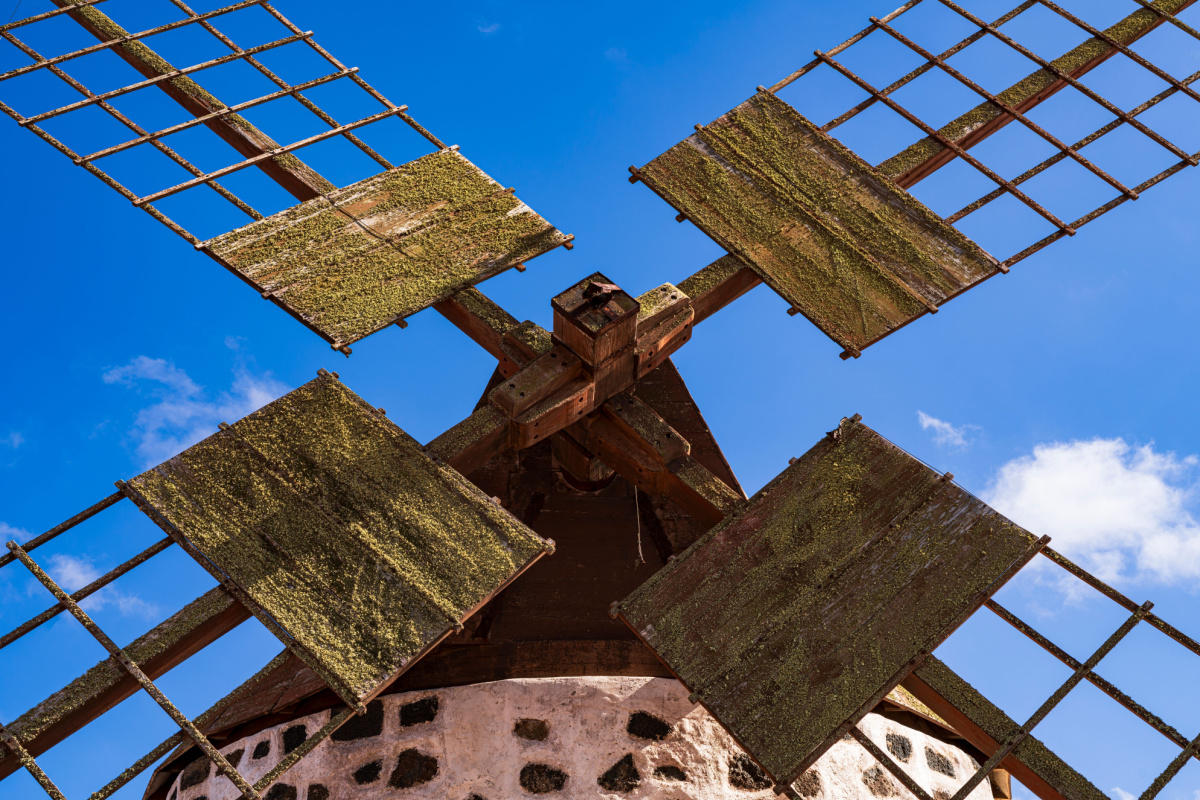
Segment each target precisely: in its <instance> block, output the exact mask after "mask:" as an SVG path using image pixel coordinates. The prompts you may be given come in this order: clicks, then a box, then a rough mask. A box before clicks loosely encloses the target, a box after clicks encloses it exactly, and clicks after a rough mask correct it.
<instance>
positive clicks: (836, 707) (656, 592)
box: [620, 423, 1038, 781]
mask: <svg viewBox="0 0 1200 800" xmlns="http://www.w3.org/2000/svg"><path fill="white" fill-rule="evenodd" d="M1037 546H1038V543H1037V542H1035V540H1034V539H1033V537H1032V536H1030V535H1029V534H1028V533H1026V532H1025V531H1023V530H1021V529H1020V528H1018V527H1017V526H1015V525H1014V524H1012V523H1011V522H1009V521H1008V520H1006V519H1004V518H1003V517H1001V516H1000V515H998V514H996V513H995V512H994V511H992V510H991V509H989V508H988V507H987V506H986V505H984V504H983V503H982V502H981V501H979V500H976V499H975V498H973V497H971V496H969V495H968V494H967V493H966V492H964V491H962V490H961V489H959V488H958V487H956V486H954V485H953V484H952V483H948V482H945V481H943V480H942V477H941V476H939V475H938V474H936V473H934V472H933V471H932V470H930V469H928V468H927V467H925V466H924V465H922V464H921V463H920V462H918V461H917V460H916V459H914V458H912V457H911V456H909V455H908V454H907V453H904V452H903V451H902V450H900V449H899V448H897V447H895V446H894V445H892V444H890V443H889V442H887V441H886V440H884V439H883V438H882V437H880V436H879V435H878V434H876V433H875V432H874V431H871V430H870V429H869V428H867V427H866V426H863V425H861V424H857V425H856V424H852V423H849V424H847V423H844V424H843V425H842V426H841V427H839V429H838V430H837V431H835V432H834V435H831V436H830V437H827V438H826V439H823V440H822V441H821V442H820V443H818V444H817V445H816V446H815V447H814V448H813V449H812V450H810V451H809V452H808V453H806V454H805V455H804V456H803V457H801V458H800V459H799V460H798V461H797V462H796V463H795V464H793V465H792V466H791V467H789V468H788V469H787V470H786V471H785V472H784V473H782V474H781V475H780V476H779V477H778V478H776V479H775V480H774V481H772V482H771V483H770V484H768V485H767V487H766V488H764V489H763V490H762V491H761V492H759V493H758V494H757V495H755V496H754V497H753V498H751V500H750V501H749V503H748V504H747V505H746V506H745V508H743V509H742V510H740V511H738V512H737V513H735V515H734V516H732V517H731V518H729V519H727V520H726V521H725V522H723V523H722V524H720V525H718V526H717V527H715V528H714V529H713V530H711V531H710V532H709V533H708V534H706V535H705V536H704V537H703V538H702V539H701V540H700V541H699V542H697V543H696V544H695V545H694V546H692V547H691V548H690V549H689V550H688V551H687V553H685V554H684V555H683V556H681V557H680V558H678V559H676V560H675V561H674V562H672V563H671V564H670V565H668V566H667V567H666V568H665V569H664V570H662V571H661V572H659V573H657V574H656V575H655V576H654V577H653V578H651V579H650V580H649V581H647V583H646V584H645V585H644V586H642V587H640V588H639V589H638V590H637V591H636V592H635V593H634V594H633V595H631V596H630V597H629V598H628V599H626V600H625V601H623V602H622V603H621V604H620V614H621V616H622V618H623V619H625V621H626V622H627V623H628V624H629V625H630V626H631V627H632V628H633V629H634V630H635V631H637V632H638V634H639V636H641V637H642V638H643V640H644V641H646V643H647V644H649V645H650V646H651V647H652V648H653V649H654V650H655V652H657V653H658V654H659V656H660V657H661V658H662V659H663V660H664V661H665V662H666V663H667V664H668V665H669V666H670V667H671V669H672V671H673V672H675V674H676V675H678V676H679V678H680V679H681V680H682V681H683V682H684V683H685V684H686V685H687V686H688V687H689V688H690V689H691V690H692V691H693V692H695V693H696V694H697V695H698V696H699V698H700V700H701V702H703V704H704V705H705V706H706V707H707V708H708V709H709V711H710V712H712V713H713V714H714V715H715V716H716V717H717V719H718V720H720V721H721V722H722V724H724V725H725V726H726V727H727V728H728V729H729V730H730V732H731V733H733V735H734V736H735V737H737V739H738V740H739V741H740V742H741V743H742V745H743V747H745V748H746V749H747V750H748V751H749V752H750V753H751V754H752V755H753V756H754V758H755V759H756V760H757V761H758V762H759V763H760V764H761V765H762V766H763V768H764V769H766V770H767V772H768V773H769V774H771V775H772V776H773V777H774V778H775V779H776V780H777V781H790V780H792V779H794V778H795V777H796V776H798V775H799V774H800V773H801V772H802V771H803V770H804V769H807V768H808V766H811V764H812V763H813V762H815V761H816V760H817V759H818V758H819V757H820V756H821V755H822V754H823V753H824V752H825V750H826V749H827V748H828V747H829V746H831V745H832V744H833V742H835V741H837V739H838V738H839V737H840V736H841V735H842V733H844V730H845V729H846V728H848V726H849V725H850V724H853V723H856V722H857V721H858V720H859V719H861V717H862V716H863V715H864V714H866V713H867V712H868V711H870V710H871V708H873V707H874V706H875V704H876V703H878V702H879V701H880V700H882V699H883V696H885V695H886V694H887V692H889V691H890V690H891V689H892V688H894V687H895V686H896V684H898V683H899V681H900V680H901V679H902V678H903V677H904V675H905V674H906V671H907V670H908V669H911V667H912V665H913V663H914V662H915V660H918V659H919V658H920V657H921V655H922V654H923V653H925V652H927V650H929V649H932V647H934V646H936V644H937V643H938V642H939V641H941V639H942V638H944V637H945V636H946V635H948V634H949V633H950V631H952V630H953V628H954V627H957V625H958V624H961V622H962V621H963V620H964V619H965V615H966V614H969V613H970V612H971V611H973V610H974V609H976V608H978V607H979V605H980V604H982V602H983V601H984V600H985V599H986V597H987V596H988V595H989V593H991V592H994V591H996V590H997V589H998V588H999V586H1000V585H1001V584H1002V583H1003V580H1004V579H1005V578H1006V577H1007V576H1008V575H1009V574H1011V571H1012V570H1014V569H1015V568H1016V567H1018V566H1019V565H1021V564H1023V563H1025V561H1026V560H1027V559H1028V558H1030V557H1032V555H1033V554H1034V553H1036V551H1037Z"/></svg>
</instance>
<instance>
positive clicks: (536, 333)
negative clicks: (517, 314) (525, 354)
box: [508, 320, 554, 356]
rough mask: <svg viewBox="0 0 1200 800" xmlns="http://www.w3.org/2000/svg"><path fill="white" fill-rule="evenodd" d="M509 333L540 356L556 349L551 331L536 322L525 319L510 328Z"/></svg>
mask: <svg viewBox="0 0 1200 800" xmlns="http://www.w3.org/2000/svg"><path fill="white" fill-rule="evenodd" d="M508 333H510V334H512V336H513V338H515V339H516V340H517V341H519V342H520V343H521V344H523V345H525V346H526V347H527V348H529V349H530V350H532V351H533V352H534V353H537V355H539V356H541V355H545V354H546V353H549V352H550V351H551V350H553V349H554V339H553V338H552V337H551V335H550V331H548V330H546V329H545V328H543V327H542V326H541V325H538V324H537V323H535V322H530V321H529V320H525V321H524V322H522V323H521V324H520V325H518V326H517V327H515V328H512V329H511V330H509V331H508Z"/></svg>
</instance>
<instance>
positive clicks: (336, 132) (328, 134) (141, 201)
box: [133, 106, 407, 207]
mask: <svg viewBox="0 0 1200 800" xmlns="http://www.w3.org/2000/svg"><path fill="white" fill-rule="evenodd" d="M406 108H407V106H400V107H399V108H397V109H396V110H394V111H381V112H380V113H378V114H372V115H371V116H369V117H363V118H362V119H360V120H358V121H357V122H351V123H350V124H348V125H340V126H338V127H337V128H334V129H333V130H328V131H325V132H323V133H318V134H317V135H316V136H310V137H308V138H307V139H301V140H300V141H298V142H295V143H293V144H289V145H287V146H286V147H279V148H276V149H275V150H269V151H267V152H266V153H260V154H259V155H256V156H253V157H252V158H247V159H245V160H244V161H239V162H238V163H236V164H232V165H230V166H228V167H223V168H222V169H218V170H215V171H213V172H210V173H208V174H207V175H205V176H203V177H200V178H194V179H192V180H190V181H184V182H183V183H180V184H178V185H176V186H172V187H171V188H169V189H163V190H162V191H160V192H155V193H154V194H151V195H147V196H145V197H139V198H137V199H136V200H134V201H133V204H134V205H135V206H138V207H141V206H144V205H147V204H149V203H153V202H155V201H158V200H161V199H163V198H164V197H170V196H171V195H174V194H179V193H180V192H182V191H184V190H185V189H191V188H192V187H193V186H199V185H200V184H202V183H205V182H207V181H209V180H213V179H215V178H220V177H223V176H225V175H229V174H230V173H233V172H238V171H239V170H243V169H245V168H246V167H252V166H254V165H255V164H257V163H258V162H260V161H265V160H267V159H268V158H275V157H276V156H281V155H284V154H285V153H290V152H292V151H293V150H299V149H300V148H302V147H307V146H309V145H310V144H316V143H317V142H323V141H325V140H326V139H331V138H333V137H334V136H340V135H341V134H342V133H343V132H344V131H347V130H354V129H356V128H361V127H363V126H364V125H370V124H371V123H373V122H378V121H379V120H381V119H386V118H387V117H392V116H395V115H396V114H398V113H401V112H402V111H403V110H404V109H406Z"/></svg>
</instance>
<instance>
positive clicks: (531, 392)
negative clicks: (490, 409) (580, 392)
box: [490, 345, 583, 417]
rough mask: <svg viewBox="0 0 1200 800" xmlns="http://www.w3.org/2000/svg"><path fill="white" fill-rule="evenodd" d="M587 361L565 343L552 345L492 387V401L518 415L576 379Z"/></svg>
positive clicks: (505, 410) (506, 411)
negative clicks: (509, 376)
mask: <svg viewBox="0 0 1200 800" xmlns="http://www.w3.org/2000/svg"><path fill="white" fill-rule="evenodd" d="M582 372H583V361H582V360H580V358H579V356H577V355H575V354H574V353H572V352H571V351H570V350H568V349H567V348H566V347H564V346H561V345H560V346H558V347H554V348H551V349H550V350H549V351H548V352H547V353H545V354H544V355H542V356H539V357H538V358H536V359H534V361H533V362H532V363H530V364H529V366H527V367H525V369H523V370H521V371H520V372H518V373H517V374H516V375H513V376H512V377H511V378H509V379H508V380H506V381H505V382H504V383H502V384H500V385H499V386H497V387H496V388H495V389H493V390H492V394H491V396H490V399H491V401H492V404H493V405H495V406H496V407H497V408H499V409H500V410H501V411H503V412H504V413H506V414H508V415H509V416H510V417H516V416H518V415H520V414H522V413H524V412H525V411H527V410H528V409H529V408H531V407H533V406H535V405H537V404H538V403H540V402H541V401H543V400H545V399H546V398H547V397H549V396H550V395H552V394H554V393H555V392H556V391H558V390H559V389H561V388H562V387H564V386H566V385H567V384H568V383H570V382H571V381H573V380H575V379H576V378H578V377H579V376H580V374H582Z"/></svg>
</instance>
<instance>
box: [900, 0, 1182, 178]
mask: <svg viewBox="0 0 1200 800" xmlns="http://www.w3.org/2000/svg"><path fill="white" fill-rule="evenodd" d="M1195 2H1197V0H1157V1H1156V2H1155V3H1153V6H1154V8H1156V9H1159V10H1161V11H1163V12H1165V13H1169V14H1178V13H1179V12H1181V11H1183V10H1184V9H1186V8H1188V7H1189V6H1191V5H1192V4H1193V3H1195ZM1165 21H1166V20H1165V19H1164V18H1163V17H1162V16H1160V15H1159V14H1157V13H1156V12H1155V11H1153V10H1151V9H1149V8H1140V9H1138V10H1137V11H1135V12H1133V13H1132V14H1130V15H1129V16H1128V17H1126V18H1125V19H1123V20H1121V21H1120V22H1118V23H1116V24H1115V25H1113V26H1112V27H1110V28H1108V29H1107V30H1106V31H1105V34H1107V35H1108V36H1110V37H1111V38H1112V39H1114V40H1115V41H1117V42H1120V43H1121V44H1123V45H1126V46H1128V45H1131V44H1133V43H1134V42H1136V41H1137V40H1138V39H1140V38H1142V37H1143V36H1145V35H1146V34H1148V33H1150V32H1151V31H1153V30H1155V29H1156V28H1158V27H1159V26H1160V25H1162V24H1163V23H1164V22H1165ZM1118 52H1119V51H1118V50H1117V49H1116V48H1114V47H1113V46H1112V45H1110V44H1108V43H1107V42H1105V41H1104V40H1103V39H1098V38H1091V39H1088V40H1087V41H1086V42H1084V43H1083V44H1081V45H1079V46H1078V47H1076V48H1075V49H1074V50H1071V51H1070V52H1069V53H1067V54H1066V55H1063V56H1061V57H1059V58H1057V59H1055V60H1054V61H1052V62H1050V63H1051V64H1052V65H1053V66H1054V67H1055V68H1057V69H1059V70H1061V71H1062V72H1064V73H1065V74H1067V75H1070V76H1071V77H1072V78H1075V79H1078V78H1080V77H1081V76H1083V75H1086V74H1087V73H1088V72H1090V71H1092V70H1093V69H1095V68H1096V67H1098V66H1100V65H1101V64H1103V63H1104V62H1105V61H1107V60H1108V59H1110V58H1112V57H1113V56H1114V55H1116V54H1117V53H1118ZM1069 85H1070V84H1069V83H1068V82H1067V81H1065V80H1063V79H1062V78H1060V77H1058V76H1057V75H1055V74H1054V73H1053V72H1052V71H1050V70H1047V69H1039V70H1037V71H1036V72H1033V73H1031V74H1030V75H1028V76H1026V77H1025V78H1024V79H1022V80H1021V81H1019V82H1017V83H1016V84H1014V85H1013V86H1011V87H1009V88H1008V89H1006V90H1005V91H1004V92H1001V93H1000V94H999V95H997V97H998V98H999V99H1000V100H1001V101H1002V102H1004V103H1006V104H1007V105H1009V106H1010V107H1012V108H1014V109H1016V110H1017V111H1018V112H1021V113H1027V112H1028V111H1029V110H1030V109H1032V108H1034V107H1035V106H1037V105H1038V104H1040V103H1041V102H1042V101H1044V100H1047V99H1049V98H1050V97H1053V96H1054V95H1055V94H1057V93H1058V92H1059V91H1061V90H1062V89H1064V88H1066V87H1067V86H1069ZM1013 119H1014V118H1013V117H1012V116H1011V115H1010V114H1008V112H1006V111H1002V110H1001V109H1000V108H998V107H997V106H995V105H993V104H992V103H990V102H987V101H985V102H983V103H980V104H979V105H978V106H976V107H975V108H973V109H971V110H970V111H968V112H967V113H966V114H963V115H962V116H960V117H959V118H958V119H955V120H953V121H951V122H949V123H947V124H946V125H945V126H944V127H943V128H942V129H941V130H940V131H938V132H939V133H940V134H941V135H943V136H945V137H946V138H947V139H949V140H950V141H952V142H954V143H955V144H957V145H958V146H959V147H961V148H963V149H964V150H969V149H971V148H972V147H974V146H975V145H977V144H979V143H980V142H982V141H983V140H984V139H986V138H987V137H989V136H991V135H992V134H993V133H996V132H997V131H999V130H1000V129H1001V128H1003V127H1004V126H1005V125H1007V124H1008V123H1010V122H1012V121H1013ZM956 157H957V156H956V154H955V153H954V151H953V150H951V149H949V148H947V147H945V146H944V145H942V144H941V143H940V142H939V141H938V140H937V139H935V138H934V137H932V136H927V137H925V138H924V139H922V140H920V141H919V142H917V143H916V144H913V145H911V146H910V147H908V148H907V149H905V150H904V151H902V152H900V153H897V154H896V155H894V156H892V157H891V158H889V159H888V160H887V161H884V162H883V163H882V164H880V165H879V171H880V172H882V173H883V174H885V175H887V176H888V177H890V178H892V180H894V181H895V182H896V183H897V184H899V185H900V186H901V187H902V188H905V189H908V188H911V187H912V186H914V185H916V184H917V183H918V182H919V181H921V180H923V179H925V178H927V177H929V176H930V175H932V174H933V173H934V172H936V171H937V170H939V169H941V168H942V167H944V166H945V165H946V164H949V163H950V162H951V161H953V160H954V159H955V158H956Z"/></svg>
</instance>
